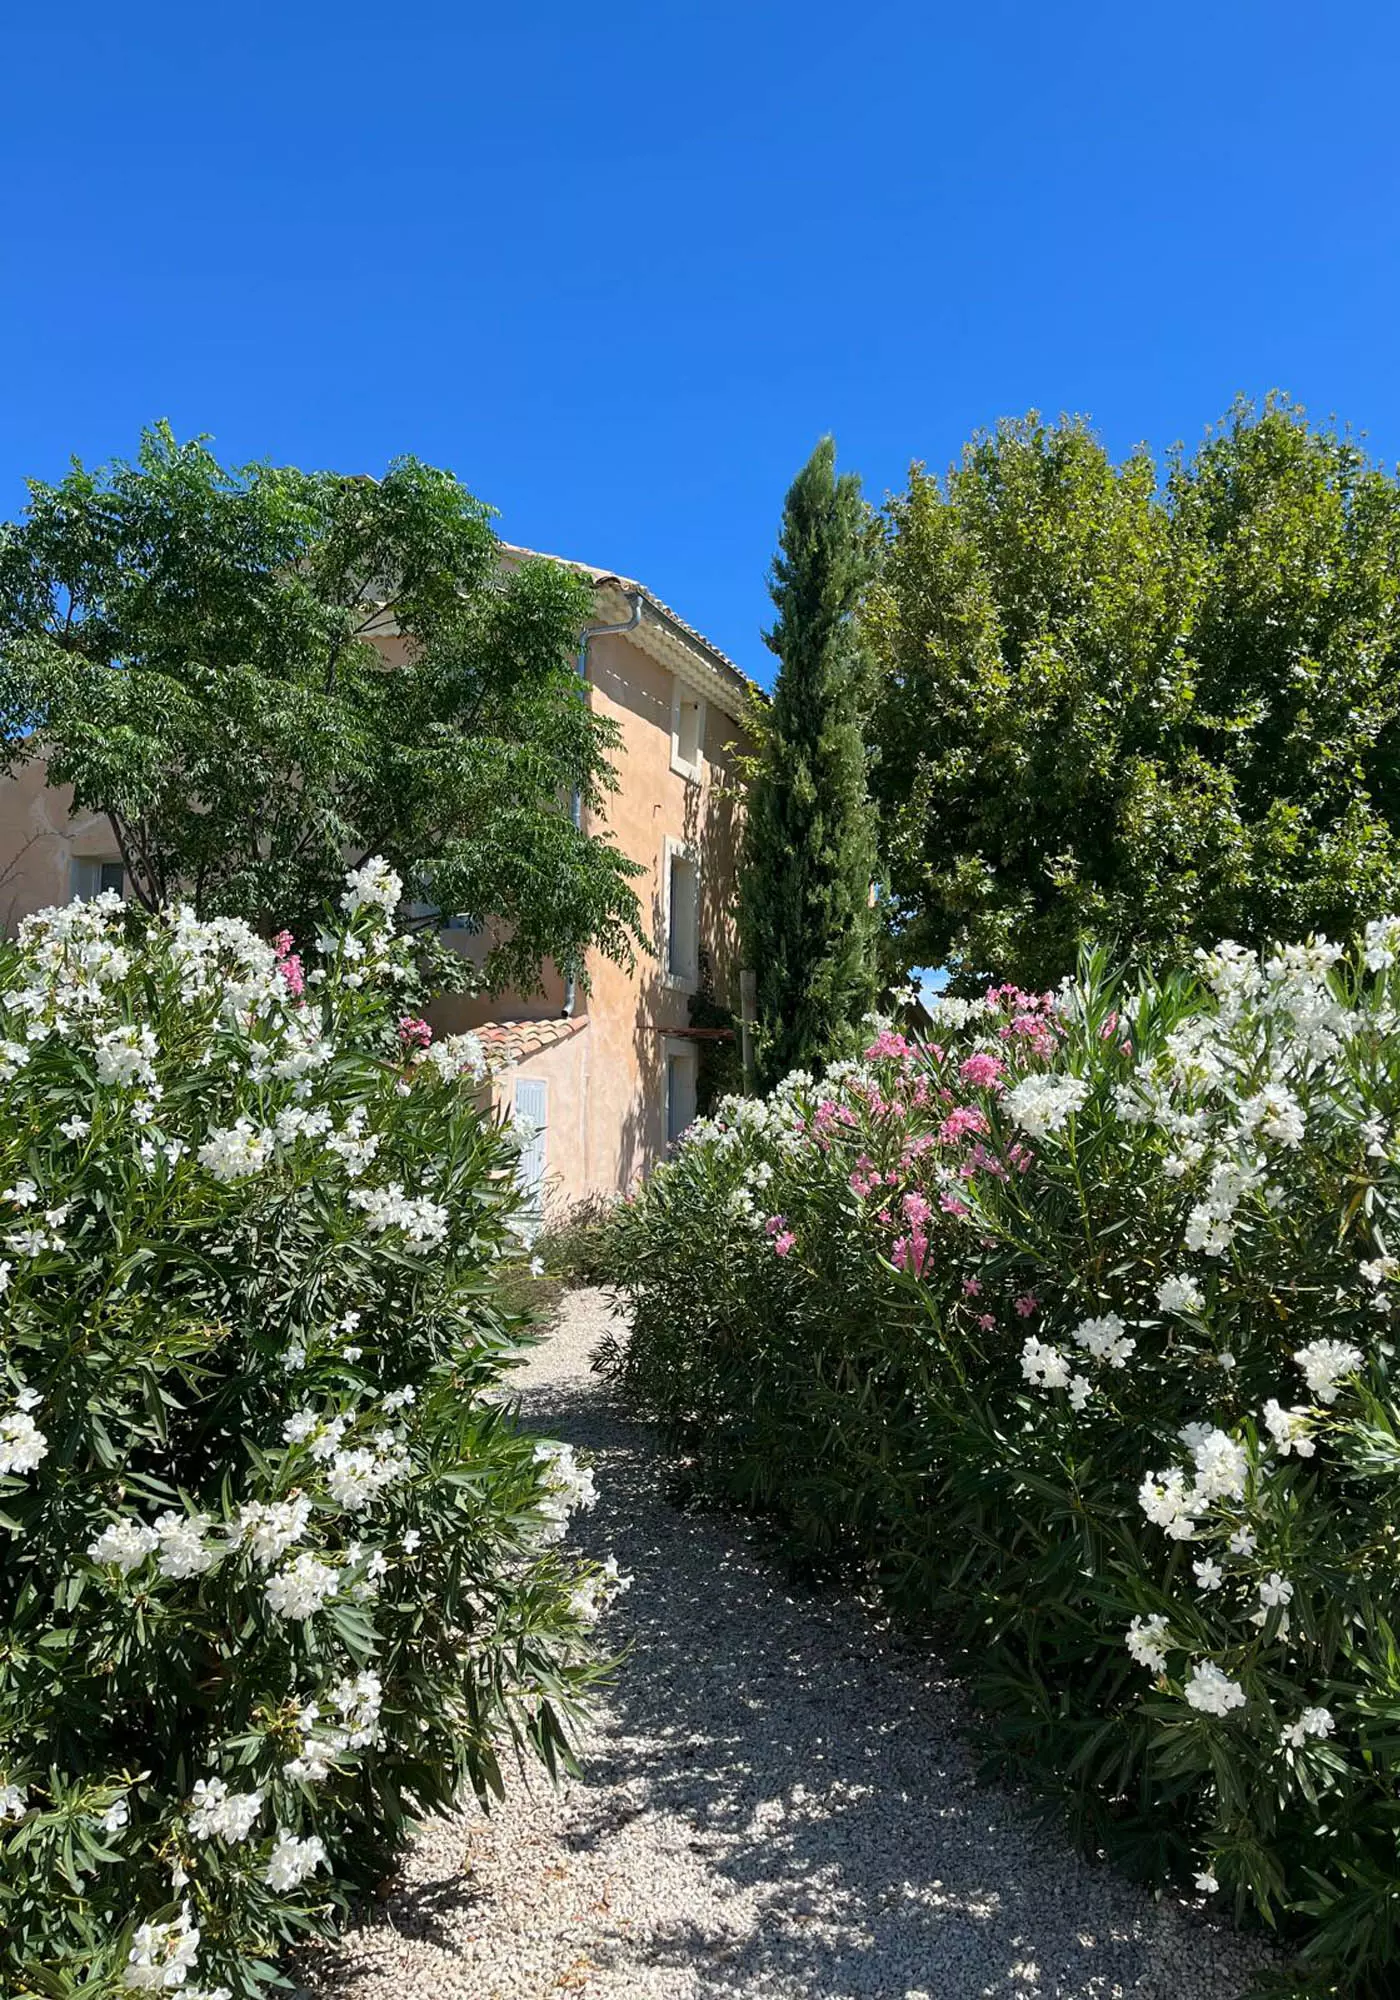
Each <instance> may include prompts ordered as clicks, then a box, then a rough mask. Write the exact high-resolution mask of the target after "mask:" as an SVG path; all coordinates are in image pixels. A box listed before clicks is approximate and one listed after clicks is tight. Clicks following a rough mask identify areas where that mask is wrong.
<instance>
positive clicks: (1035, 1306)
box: [1016, 1292, 1040, 1319]
mask: <svg viewBox="0 0 1400 2000" xmlns="http://www.w3.org/2000/svg"><path fill="white" fill-rule="evenodd" d="M1016 1310H1017V1312H1018V1313H1019V1314H1020V1315H1021V1317H1022V1319H1029V1318H1030V1316H1031V1314H1032V1313H1038V1312H1039V1311H1040V1300H1039V1299H1038V1298H1037V1297H1036V1295H1035V1293H1034V1292H1022V1294H1021V1296H1020V1298H1019V1299H1017V1301H1016Z"/></svg>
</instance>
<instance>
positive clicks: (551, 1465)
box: [0, 860, 626, 2000]
mask: <svg viewBox="0 0 1400 2000" xmlns="http://www.w3.org/2000/svg"><path fill="white" fill-rule="evenodd" d="M399 896H400V889H399V884H398V881H397V878H396V877H395V875H394V873H393V871H392V870H391V869H389V868H388V867H386V866H385V864H383V863H382V862H380V861H377V860H371V861H367V862H366V863H364V864H363V866H361V867H359V868H357V869H356V870H354V871H353V872H352V874H351V875H350V876H349V878H348V881H347V886H346V890H345V896H344V899H343V906H342V909H341V911H340V912H339V913H337V915H336V916H335V917H334V918H333V919H328V921H327V924H326V927H325V929H324V930H323V931H322V932H321V933H320V935H319V936H318V937H316V938H315V939H306V940H301V941H298V940H295V939H293V938H292V937H291V936H290V935H288V934H287V933H282V934H281V935H280V936H278V937H276V938H274V939H273V940H272V941H271V942H268V941H265V940H263V939H262V938H260V937H258V936H257V935H255V934H254V933H253V932H252V931H251V930H249V929H248V928H247V927H246V926H245V925H243V924H241V923H238V922H235V921H232V920H227V919H220V920H217V921H214V922H202V921H200V920H199V919H198V918H197V917H196V916H195V915H194V914H193V913H192V912H191V911H189V910H187V909H175V910H172V911H169V912H167V913H165V914H162V915H159V916H156V917H152V918H149V919H145V918H141V917H138V916H137V915H136V914H135V913H132V912H129V911H127V910H126V909H124V908H123V906H122V905H121V904H120V903H119V901H118V900H117V899H116V898H115V897H114V896H110V895H108V896H104V897H100V898H98V899H97V900H96V901H95V902H90V903H75V904H73V905H70V906H68V907H67V908H64V909H54V910H47V911H44V912H41V913H40V914H39V915H38V916H35V917H32V918H29V919H27V920H26V921H25V922H24V924H23V925H22V926H21V929H20V932H19V935H18V938H17V940H16V941H15V942H14V943H13V944H10V945H5V946H0V1627H3V1631H2V1632H0V1657H3V1660H4V1662H5V1670H4V1671H3V1672H2V1673H0V1987H3V1989H4V1990H5V1991H6V1992H9V1991H12V1990H13V1991H44V1992H49V1991H52V1992H59V1991H69V1990H72V1991H77V1990H78V1989H79V1987H81V1990H82V1991H83V1992H84V1993H91V1994H93V1995H94V1996H98V2000H104V1996H111V2000H115V1996H118V1995H121V1994H125V1993H133V1992H143V1991H151V1992H165V1993H178V1994H180V1995H181V1996H183V2000H215V1996H219V1995H222V1996H224V2000H249V1996H252V1995H255V1994H258V1993H261V1992H263V1991H264V1990H266V1989H267V1987H268V1985H269V1982H270V1981H272V1980H273V1979H274V1978H275V1976H276V1975H275V1968H274V1959H275V1954H276V1951H277V1948H278V1947H279V1946H280V1945H281V1944H284V1943H286V1942H288V1941H290V1940H292V1939H294V1938H295V1937H296V1936H297V1935H298V1934H299V1933H304V1932H306V1931H308V1930H312V1929H315V1928H317V1927H320V1926H324V1925H325V1924H326V1923H327V1922H328V1921H330V1920H331V1919H332V1918H333V1917H334V1916H335V1914H336V1913H337V1911H339V1910H341V1909H343V1907H344V1906H345V1904H346V1901H347V1899H348V1898H349V1897H350V1896H351V1895H353V1894H356V1893H359V1892H362V1891H363V1890H365V1889H366V1888H367V1887H371V1886H373V1884H374V1883H375V1882H377V1881H378V1880H379V1879H381V1878H382V1876H383V1874H384V1872H385V1870H386V1868H387V1867H388V1866H390V1865H391V1863H392V1859H393V1855H394V1853H395V1851H396V1849H397V1847H398V1846H399V1844H400V1843H401V1841H402V1839H403V1837H404V1828H405V1826H406V1825H407V1823H408V1820H409V1817H410V1816H411V1815H412V1814H414V1813H417V1812H420V1811H425V1810H432V1809H434V1808H436V1807H443V1806H447V1805H449V1804H450V1803H451V1802H452V1801H453V1800H455V1799H458V1798H460V1797H461V1796H462V1795H463V1794H464V1793H469V1792H471V1791H473V1790H475V1791H476V1792H478V1793H481V1794H483V1795H486V1794H489V1793H490V1792H491V1791H492V1790H495V1789H497V1788H498V1787H499V1785H500V1783H501V1777H500V1771H501V1764H502V1761H503V1759H502V1755H501V1753H502V1751H503V1749H507V1748H509V1749H511V1750H512V1752H513V1750H514V1749H515V1748H521V1749H525V1750H528V1751H531V1752H533V1753H537V1754H539V1755H541V1756H543V1757H544V1758H545V1759H546V1760H547V1761H548V1762H549V1764H550V1766H551V1767H553V1766H555V1765H556V1764H557V1762H558V1760H559V1759H560V1758H561V1757H566V1756H567V1754H568V1750H567V1742H568V1734H569V1731H570V1728H571V1726H572V1723H573V1720H574V1718H575V1717H576V1716H577V1714H578V1713H579V1710H580V1706H581V1704H582V1703H583V1702H584V1701H585V1700H586V1697H587V1694H588V1690H589V1688H590V1686H591V1685H592V1682H593V1681H594V1679H595V1678H596V1675H597V1672H598V1664H597V1653H596V1650H595V1648H596V1636H595V1634H594V1631H593V1628H594V1626H595V1625H596V1623H597V1620H598V1618H599V1616H600V1615H601V1613H602V1612H603V1611H604V1610H605V1609H606V1606H607V1604H608V1603H609V1602H610V1601H611V1599H612V1598H613V1597H614V1596H615V1595H616V1593H617V1591H618V1590H619V1589H621V1588H623V1587H624V1586H625V1582H626V1579H625V1578H620V1577H619V1576H618V1575H617V1572H616V1567H615V1565H613V1566H608V1565H604V1566H590V1565H587V1564H584V1563H581V1562H579V1561H578V1560H576V1559H574V1558H573V1557H571V1556H570V1555H569V1554H568V1553H567V1552H566V1551H567V1542H568V1532H569V1520H570V1517H571V1515H572V1514H573V1513H574V1511H575V1510H576V1509H577V1508H579V1507H581V1506H586V1505H588V1504H589V1503H590V1502H591V1500H592V1498H593V1484H592V1475H591V1472H590V1471H589V1468H588V1467H587V1466H586V1465H583V1464H580V1463H578V1462H577V1461H576V1459H575V1458H574V1456H573V1454H572V1453H571V1452H569V1450H568V1449H567V1448H566V1447H564V1446H556V1445H552V1444H547V1443H545V1442H544V1441H541V1440H537V1439H536V1438H534V1437H532V1436H530V1435H528V1434H526V1433H524V1432H522V1431H521V1430H519V1429H518V1428H517V1427H516V1426H515V1424H514V1423H513V1422H512V1421H511V1420H510V1418H509V1417H508V1415H507V1414H506V1413H505V1412H504V1411H503V1409H502V1397H501V1383H502V1377H503V1373H504V1371H505V1369H506V1368H507V1367H508V1365H509V1363H510V1361H511V1358H512V1355H513V1354H514V1353H515V1351H516V1346H517V1339H516V1336H517V1333H518V1330H519V1326H520V1321H519V1319H518V1316H517V1315H516V1314H515V1313H514V1310H513V1309H507V1308H506V1307H505V1306H503V1305H502V1304H501V1303H500V1300H501V1297H502V1296H503V1292H502V1290H501V1288H499V1287H497V1286H496V1285H495V1284H494V1282H493V1278H494V1272H495V1268H496V1266H497V1264H498V1263H499V1262H500V1261H501V1260H513V1259H515V1258H516V1257H518V1237H517V1235H516V1234H515V1232H514V1230H513V1227H512V1223H513V1217H514V1212H515V1208H516V1203H517V1196H516V1193H515V1182H514V1169H515V1165H516V1161H517V1157H518V1147H517V1142H516V1140H515V1138H514V1136H513V1135H512V1133H511V1132H510V1131H509V1130H508V1129H506V1128H503V1127H501V1126H500V1125H499V1124H497V1123H496V1122H494V1121H493V1119H492V1118H491V1116H490V1115H489V1113H488V1111H487V1110H486V1109H485V1108H484V1107H483V1105H482V1103H481V1101H480V1097H479V1093H478V1089H477V1086H478V1085H479V1084H480V1083H481V1081H482V1079H483V1078H484V1076H485V1073H486V1071H485V1063H484V1060H483V1056H482V1050H481V1045H480V1043H479V1042H478V1041H476V1039H475V1038H474V1037H470V1036H458V1037H449V1038H445V1039H444V1040H443V1041H441V1042H432V1041H427V1042H426V1043H425V1041H424V1036H423V1034H422V1033H421V1032H415V1034H414V1035H413V1036H412V1037H410V1038H408V1039H405V1038H403V1037H402V1036H401V1035H400V1034H399V1033H398V1031H397V1026H396V1024H397V1023H398V1022H399V1021H400V1020H401V1019H402V1018H403V1004H404V1002H403V996H404V993H405V992H406V991H407V990H409V989H410V988H411V985H412V981H413V977H414V973H413V966H412V952H413V947H412V945H411V943H410V942H409V941H408V940H406V939H405V938H403V937H400V936H399V935H397V934H396V932H395V930H394V924H393V919H394V915H395V911H396V908H397V905H398V901H399ZM16 1663H18V1670H13V1669H14V1668H15V1667H16Z"/></svg>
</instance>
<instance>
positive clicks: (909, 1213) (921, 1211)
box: [900, 1189, 933, 1229]
mask: <svg viewBox="0 0 1400 2000" xmlns="http://www.w3.org/2000/svg"><path fill="white" fill-rule="evenodd" d="M900 1206H901V1207H902V1208H903V1210H904V1219H905V1221H906V1222H907V1223H908V1224H909V1226H910V1228H911V1229H919V1228H921V1227H922V1225H923V1224H924V1223H925V1222H927V1221H928V1219H929V1217H930V1216H931V1215H932V1214H933V1208H932V1205H931V1204H930V1203H929V1201H928V1199H927V1197H926V1196H924V1195H921V1194H920V1193H919V1192H918V1191H917V1189H916V1190H915V1191H914V1192H913V1193H912V1194H907V1195H905V1197H904V1200H903V1201H902V1202H901V1203H900Z"/></svg>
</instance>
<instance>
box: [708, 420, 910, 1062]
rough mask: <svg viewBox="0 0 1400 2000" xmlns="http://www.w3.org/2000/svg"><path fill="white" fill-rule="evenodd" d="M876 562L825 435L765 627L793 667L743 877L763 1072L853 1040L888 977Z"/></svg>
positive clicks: (783, 540)
mask: <svg viewBox="0 0 1400 2000" xmlns="http://www.w3.org/2000/svg"><path fill="white" fill-rule="evenodd" d="M866 575H867V559H866V555H865V536H864V509H863V507H862V505H861V498H860V481H859V479H858V478H856V476H855V475H854V474H853V473H843V474H842V475H841V476H840V477H839V478H838V477H837V474H836V446H835V444H834V443H833V441H832V439H831V438H829V437H828V438H823V439H822V441H821V443H820V444H819V445H818V446H817V448H816V450H815V451H814V452H813V453H812V456H811V458H810V459H809V460H808V461H807V463H806V465H805V466H804V467H803V468H802V470H801V472H799V473H798V475H797V478H796V479H795V480H794V481H793V483H792V486H791V488H790V489H789V491H788V496H787V500H786V503H785V505H784V508H783V524H782V532H781V535H780V537H779V542H778V552H777V555H776V557H775V558H774V562H773V568H772V572H771V576H770V581H769V588H770V590H771V593H772V597H773V603H774V605H775V607H776V609H777V614H778V616H777V622H776V623H775V625H774V626H773V629H772V630H771V631H770V632H767V633H765V634H764V638H765V640H766V642H767V644H768V646H769V647H770V648H771V650H772V651H773V652H774V653H776V654H777V656H778V660H779V663H780V664H779V671H778V679H777V684H776V686H775V688H774V692H773V703H772V707H771V709H770V710H769V712H768V715H767V717H766V723H765V729H764V736H763V743H762V748H761V752H760V755H759V758H758V762H757V768H756V771H755V774H754V777H753V782H752V784H751V785H750V789H749V796H748V811H747V820H746V827H745V836H744V868H743V874H742V878H741V883H740V928H741V934H742V938H743V944H744V956H745V962H746V963H747V964H748V965H750V966H751V967H752V968H753V969H754V972H755V973H756V975H757V988H758V992H757V1011H758V1035H757V1042H758V1050H757V1061H758V1069H759V1081H760V1083H761V1084H762V1085H763V1086H764V1087H768V1086H771V1085H772V1084H774V1083H776V1082H777V1081H778V1080H779V1079H780V1078H781V1077H783V1076H785V1075H786V1074H787V1072H788V1071H789V1070H791V1069H810V1070H812V1071H813V1072H814V1073H816V1074H820V1072H821V1070H822V1069H823V1068H824V1067H825V1065H826V1064H827V1063H828V1062H830V1061H832V1060H833V1059H835V1058H836V1057H838V1056H842V1055H846V1054H848V1053H850V1052H851V1050H852V1049H853V1047H854V1046H855V1043H856V1040H857V1029H858V1027H859V1023H860V1021H861V1019H862V1017H863V1016H864V1015H865V1014H867V1013H868V1012H869V1011H870V1009H871V1007H872V1006H873V1005H874V1003H875V999H876V994H877V991H878V975H877V969H876V950H875V933H876V925H877V916H876V912H875V910H874V909H873V908H872V905H871V885H872V883H873V881H874V879H875V871H876V844H875V826H874V814H873V812H872V810H871V807H870V803H869V800H868V797H867V792H866V750H865V739H864V723H865V705H866V673H865V669H864V663H863V661H862V658H861V654H860V650H859V646H858V642H857V638H856V632H855V627H854V621H853V616H852V614H853V612H854V610H855V606H856V602H857V599H858V598H859V596H860V592H861V588H862V585H863V584H864V582H865V579H866Z"/></svg>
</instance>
